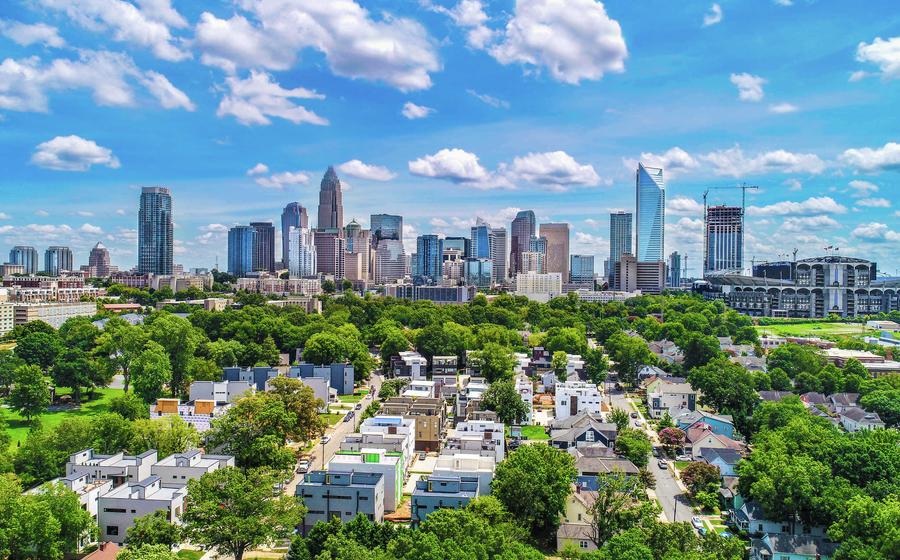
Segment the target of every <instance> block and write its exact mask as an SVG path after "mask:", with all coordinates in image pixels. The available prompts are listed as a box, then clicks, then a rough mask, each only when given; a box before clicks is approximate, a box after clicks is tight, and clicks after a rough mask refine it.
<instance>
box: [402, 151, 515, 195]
mask: <svg viewBox="0 0 900 560" xmlns="http://www.w3.org/2000/svg"><path fill="white" fill-rule="evenodd" d="M409 172H410V173H412V174H413V175H418V176H419V177H430V178H432V179H445V180H447V181H452V182H454V183H459V184H464V185H467V186H473V187H478V188H492V187H495V186H501V185H498V184H496V182H495V181H493V180H492V174H491V173H490V172H488V170H487V169H485V168H484V167H483V166H482V165H481V163H479V161H478V156H476V155H475V154H473V153H471V152H467V151H465V150H463V149H460V148H444V149H442V150H439V151H438V152H436V153H434V154H431V155H427V156H423V157H421V158H419V159H416V160H414V161H411V162H409Z"/></svg>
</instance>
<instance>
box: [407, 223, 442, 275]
mask: <svg viewBox="0 0 900 560" xmlns="http://www.w3.org/2000/svg"><path fill="white" fill-rule="evenodd" d="M413 279H414V280H417V281H419V282H424V283H429V284H435V283H438V282H439V281H440V279H441V243H440V240H439V239H438V236H437V235H434V234H433V233H429V234H426V235H420V236H419V237H418V238H416V273H415V274H414V275H413Z"/></svg>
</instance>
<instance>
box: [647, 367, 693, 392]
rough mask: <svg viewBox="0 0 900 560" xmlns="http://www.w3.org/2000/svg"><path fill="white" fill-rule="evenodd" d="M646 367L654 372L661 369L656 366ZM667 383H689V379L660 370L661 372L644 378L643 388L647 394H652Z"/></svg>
mask: <svg viewBox="0 0 900 560" xmlns="http://www.w3.org/2000/svg"><path fill="white" fill-rule="evenodd" d="M644 367H648V368H649V367H652V368H654V370H656V369H659V368H657V367H656V366H644ZM665 383H687V378H685V377H675V376H672V375H669V374H668V373H666V372H664V371H663V370H661V369H660V370H659V372H654V373H653V374H652V375H650V376H648V377H645V378H643V381H641V387H642V388H643V389H644V392H645V393H652V392H654V391H656V390H657V389H658V388H659V387H660V386H662V385H663V384H665Z"/></svg>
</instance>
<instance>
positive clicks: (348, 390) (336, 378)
mask: <svg viewBox="0 0 900 560" xmlns="http://www.w3.org/2000/svg"><path fill="white" fill-rule="evenodd" d="M287 376H288V377H293V378H299V379H306V378H309V377H320V378H322V379H327V380H328V384H329V386H330V387H331V388H332V389H334V390H335V391H337V394H338V395H352V394H353V382H354V379H355V377H354V376H355V372H354V370H353V365H352V364H349V363H334V364H330V365H323V366H317V365H315V364H309V363H306V362H301V363H299V364H297V365H295V366H291V368H290V369H289V370H288V373H287Z"/></svg>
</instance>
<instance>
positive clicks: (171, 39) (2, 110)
mask: <svg viewBox="0 0 900 560" xmlns="http://www.w3.org/2000/svg"><path fill="white" fill-rule="evenodd" d="M898 125H900V9H898V7H897V4H896V1H895V0H885V1H877V0H872V1H868V2H866V3H865V8H864V9H863V8H862V7H861V5H859V4H858V3H855V2H840V1H826V0H820V1H815V0H793V1H791V0H733V1H729V0H721V1H719V2H716V3H712V2H709V1H703V2H694V1H682V2H672V1H671V0H640V1H634V0H630V1H625V0H619V1H608V2H597V1H594V0H518V1H514V0H496V1H493V0H380V1H378V0H368V1H366V0H328V1H323V0H236V1H233V2H231V1H226V0H219V1H211V0H204V1H201V0H190V1H188V0H131V1H125V0H4V1H3V2H2V4H0V170H2V173H0V255H2V256H4V257H5V256H6V253H7V252H8V250H9V249H10V248H11V247H12V246H13V245H17V244H27V245H34V246H35V247H36V248H37V249H38V251H40V252H42V251H43V250H44V248H46V247H47V246H48V245H55V244H66V245H69V246H71V247H72V249H73V251H74V252H75V260H76V263H77V264H84V263H86V262H87V255H88V251H89V250H90V247H92V246H93V245H94V244H95V243H96V242H97V241H102V242H103V243H104V244H105V245H106V246H107V247H109V249H110V252H111V256H112V261H113V264H116V265H118V266H119V267H121V268H130V267H132V266H134V264H135V258H136V257H135V254H136V227H137V206H138V198H139V192H140V187H141V186H157V185H159V186H167V187H169V188H170V189H171V190H172V194H173V200H174V212H175V224H176V229H175V237H176V248H175V252H176V255H175V260H176V262H179V263H181V264H183V265H185V267H195V266H197V267H210V266H212V265H214V263H215V262H216V261H217V259H218V262H219V264H220V267H222V268H224V267H225V263H226V260H227V256H226V255H227V249H226V245H227V241H226V237H227V229H228V228H229V227H231V226H233V225H235V224H242V223H243V224H246V223H248V222H250V221H260V220H272V221H273V222H275V223H278V217H279V215H280V211H281V208H282V207H283V206H284V205H285V204H286V203H288V202H290V201H299V202H300V203H301V204H303V205H304V206H307V207H308V208H309V214H310V216H311V217H312V219H313V221H314V219H315V218H314V216H315V215H316V203H317V200H318V186H319V181H320V180H321V177H322V175H323V174H324V172H325V170H326V169H327V167H328V166H329V165H333V166H335V168H336V169H337V171H338V174H339V176H340V177H341V179H342V182H343V184H344V216H345V219H346V220H348V221H349V220H350V219H351V218H355V219H356V220H357V221H359V222H360V223H361V224H363V225H364V226H365V225H367V224H368V221H369V215H370V214H372V213H391V214H401V215H402V216H403V217H404V225H405V233H404V238H405V243H406V247H407V251H408V252H413V251H414V250H415V237H416V236H417V235H420V234H423V233H438V234H444V235H458V234H468V228H469V227H470V226H471V225H472V224H474V222H475V219H476V217H482V218H484V219H485V220H487V221H488V222H489V223H491V224H492V225H493V226H494V227H499V226H505V227H507V228H508V227H509V222H510V220H511V219H512V218H513V217H514V215H515V213H516V212H517V211H518V210H520V209H532V210H534V212H535V214H536V215H537V217H538V220H539V222H546V221H564V222H568V223H570V224H571V229H572V241H571V250H572V253H581V254H593V255H596V257H597V258H596V267H597V270H598V272H602V266H603V260H604V259H605V258H607V256H608V251H609V243H608V238H609V213H610V212H611V211H616V210H630V211H633V210H634V197H635V193H634V173H635V168H636V165H637V162H638V161H643V162H645V163H646V164H648V165H654V166H661V167H663V168H664V169H665V178H666V183H667V185H666V188H667V215H666V239H665V245H666V246H665V251H666V253H667V254H668V253H670V252H671V251H675V250H677V251H679V252H680V253H682V254H683V255H685V254H686V255H687V256H688V273H689V275H691V274H698V272H699V268H700V265H701V262H702V245H703V215H702V214H703V206H702V204H703V202H702V200H703V199H702V196H703V192H704V191H705V190H706V189H711V190H710V191H709V198H708V201H709V203H710V204H723V203H724V204H740V200H741V197H740V195H741V190H739V189H735V188H728V187H735V186H737V185H740V184H742V183H747V184H748V185H754V186H758V187H759V189H758V190H757V191H748V193H747V218H746V249H745V255H746V260H747V261H748V262H747V263H746V264H747V266H749V264H750V261H751V259H752V260H753V261H754V262H759V261H763V260H774V259H779V258H783V257H784V256H785V255H786V254H788V253H790V252H792V251H793V250H794V249H797V251H798V258H803V257H812V256H819V255H822V254H824V253H825V249H824V248H825V247H837V248H839V252H840V254H842V255H846V256H854V257H859V258H867V259H871V260H875V261H877V262H878V263H879V269H880V271H883V272H884V273H887V274H890V275H898V274H900V196H898V193H900V181H898V173H900V137H898V136H900V126H898ZM278 249H279V251H280V246H279V247H278Z"/></svg>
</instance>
